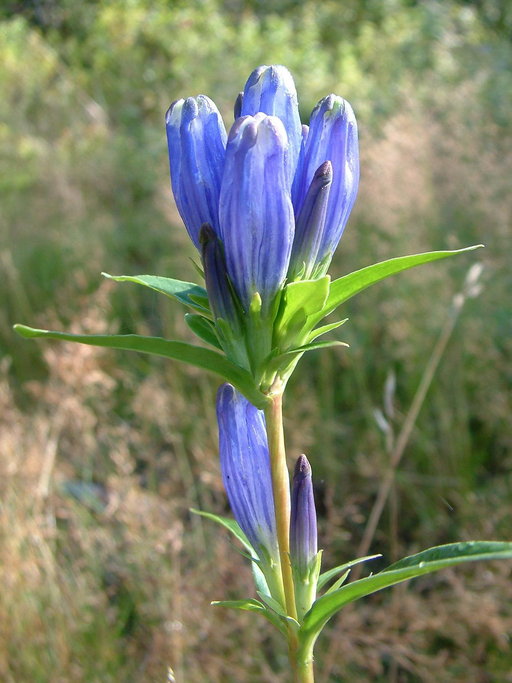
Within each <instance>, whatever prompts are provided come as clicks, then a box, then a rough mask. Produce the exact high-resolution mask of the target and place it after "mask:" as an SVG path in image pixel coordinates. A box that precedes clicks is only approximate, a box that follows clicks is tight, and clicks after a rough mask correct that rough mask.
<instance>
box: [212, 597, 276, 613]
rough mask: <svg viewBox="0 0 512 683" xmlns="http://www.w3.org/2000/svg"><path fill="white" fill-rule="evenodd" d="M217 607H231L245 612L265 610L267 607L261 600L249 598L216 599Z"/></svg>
mask: <svg viewBox="0 0 512 683" xmlns="http://www.w3.org/2000/svg"><path fill="white" fill-rule="evenodd" d="M211 604H212V605H214V606H215V607H229V608H230V609H240V610H243V611H245V612H264V611H265V607H264V605H263V604H262V603H261V602H260V601H259V600H254V599H253V598H248V599H246V600H214V601H213V602H212V603H211Z"/></svg>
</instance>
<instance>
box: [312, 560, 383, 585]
mask: <svg viewBox="0 0 512 683" xmlns="http://www.w3.org/2000/svg"><path fill="white" fill-rule="evenodd" d="M377 557H382V555H366V557H358V558H357V559H356V560H351V561H350V562H345V564H340V565H339V566H338V567H333V568H332V569H328V570H327V571H325V572H322V573H321V574H320V577H319V579H318V584H317V588H318V590H321V589H322V588H323V587H324V586H325V584H326V583H328V582H329V581H330V580H331V579H334V577H335V576H338V575H339V574H341V573H342V572H344V571H345V570H346V569H350V568H351V567H354V566H355V565H356V564H361V562H367V561H368V560H375V559H376V558H377Z"/></svg>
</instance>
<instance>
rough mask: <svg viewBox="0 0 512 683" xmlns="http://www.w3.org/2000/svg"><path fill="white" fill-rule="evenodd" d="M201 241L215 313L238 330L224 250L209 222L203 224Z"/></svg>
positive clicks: (204, 265) (200, 234)
mask: <svg viewBox="0 0 512 683" xmlns="http://www.w3.org/2000/svg"><path fill="white" fill-rule="evenodd" d="M199 242H200V244H201V257H202V261H203V268H204V279H205V282H206V289H207V291H208V299H209V301H210V306H211V309H212V312H213V315H214V316H215V318H223V319H224V320H225V321H226V322H228V323H230V324H231V326H232V327H234V328H235V330H238V328H239V320H238V313H237V308H236V303H235V300H234V295H233V292H232V290H231V287H230V284H229V280H228V276H227V271H226V262H225V260H224V252H223V249H222V245H221V244H220V242H219V239H218V237H217V235H216V234H215V230H214V229H213V228H212V226H211V225H209V224H208V223H204V224H203V225H202V226H201V230H200V232H199Z"/></svg>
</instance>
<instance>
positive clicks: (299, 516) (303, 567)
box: [290, 455, 318, 576]
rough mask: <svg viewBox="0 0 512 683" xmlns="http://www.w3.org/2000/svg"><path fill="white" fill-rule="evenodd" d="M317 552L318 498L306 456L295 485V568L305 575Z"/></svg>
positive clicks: (292, 550)
mask: <svg viewBox="0 0 512 683" xmlns="http://www.w3.org/2000/svg"><path fill="white" fill-rule="evenodd" d="M317 552H318V548H317V528H316V510H315V499H314V497H313V481H312V478H311V466H310V464H309V462H308V459H307V458H306V456H305V455H301V456H300V457H299V458H298V460H297V463H296V465H295V472H294V473H293V483H292V509H291V521H290V557H291V562H292V566H293V567H294V568H296V569H297V570H298V571H299V573H300V575H301V576H305V575H306V573H307V571H308V569H309V566H310V564H311V561H312V560H313V558H314V557H315V556H316V554H317Z"/></svg>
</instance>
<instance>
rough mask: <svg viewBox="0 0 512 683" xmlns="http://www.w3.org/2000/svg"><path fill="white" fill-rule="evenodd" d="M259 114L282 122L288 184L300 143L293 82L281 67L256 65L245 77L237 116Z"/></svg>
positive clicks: (297, 111) (287, 72)
mask: <svg viewBox="0 0 512 683" xmlns="http://www.w3.org/2000/svg"><path fill="white" fill-rule="evenodd" d="M258 112H263V113H264V114H268V115H270V116H277V118H279V119H281V121H282V122H283V125H284V128H285V130H286V133H287V135H288V140H289V144H290V149H289V153H288V160H287V167H288V179H289V182H290V185H291V182H292V179H293V175H294V173H295V169H296V167H297V160H298V158H299V152H300V147H301V142H302V127H301V123H300V116H299V105H298V102H297V91H296V89H295V83H294V82H293V78H292V75H291V73H290V72H289V71H288V69H287V68H286V67H284V66H280V65H273V66H266V65H263V66H259V67H258V68H257V69H255V70H254V71H253V72H252V74H251V75H250V76H249V78H248V80H247V83H246V84H245V89H244V93H243V100H242V106H241V111H240V115H241V116H246V115H249V116H255V115H256V114H257V113H258Z"/></svg>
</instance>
